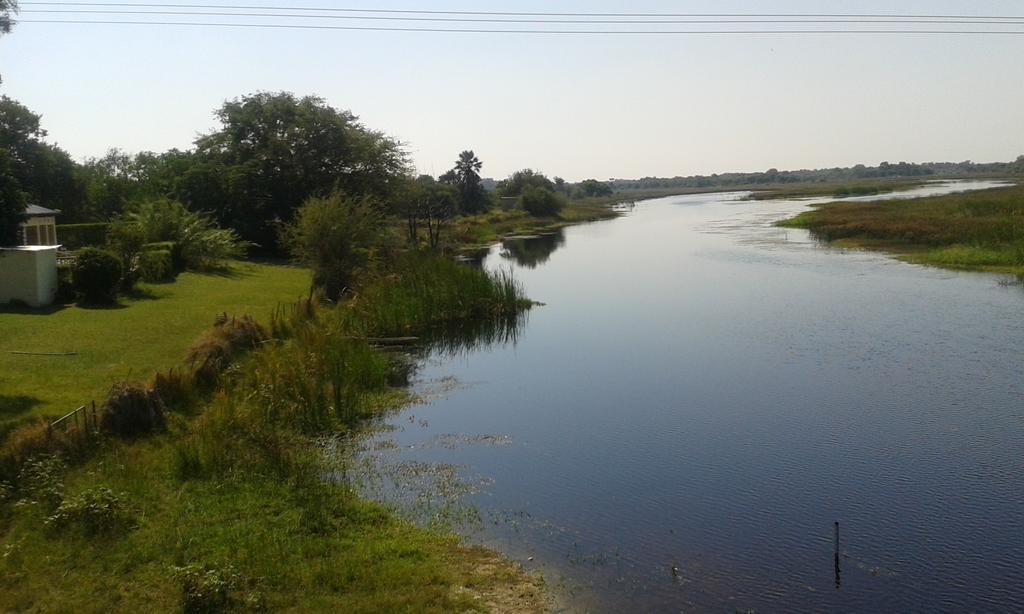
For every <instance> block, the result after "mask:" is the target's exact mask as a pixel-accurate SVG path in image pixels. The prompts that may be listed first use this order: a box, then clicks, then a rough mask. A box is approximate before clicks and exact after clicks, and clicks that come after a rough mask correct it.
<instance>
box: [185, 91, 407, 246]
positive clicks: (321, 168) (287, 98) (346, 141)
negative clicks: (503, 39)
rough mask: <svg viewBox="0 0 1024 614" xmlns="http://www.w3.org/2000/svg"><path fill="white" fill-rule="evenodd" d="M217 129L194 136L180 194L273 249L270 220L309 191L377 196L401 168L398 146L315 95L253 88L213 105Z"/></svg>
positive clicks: (288, 211)
mask: <svg viewBox="0 0 1024 614" xmlns="http://www.w3.org/2000/svg"><path fill="white" fill-rule="evenodd" d="M217 118H218V119H219V120H220V123H221V128H220V130H217V131H216V132H213V133H211V134H209V135H207V136H204V137H202V138H200V139H199V140H198V141H196V146H197V149H196V155H197V158H198V160H197V163H196V165H194V166H193V167H192V168H191V170H190V171H189V172H187V173H186V176H185V177H184V178H183V180H182V182H181V185H180V190H181V192H182V193H181V194H180V196H181V197H182V198H184V199H186V200H187V201H188V202H189V204H190V205H192V207H193V208H198V209H202V210H209V211H214V212H215V213H216V215H217V218H218V221H219V222H220V224H221V225H222V226H230V227H232V228H235V229H236V230H238V232H239V233H240V234H241V235H242V237H243V238H244V239H246V240H249V241H252V242H254V243H257V244H259V245H261V246H262V247H263V248H265V249H275V248H276V243H277V233H276V232H275V220H282V221H285V222H288V221H290V220H291V219H292V218H293V217H294V215H295V212H296V211H297V210H298V208H299V206H300V205H301V204H302V203H303V202H305V201H306V200H307V199H309V198H310V197H312V196H317V195H326V194H329V193H331V192H332V191H335V190H337V191H339V192H341V193H343V194H346V195H349V196H353V197H361V196H366V197H372V198H375V199H380V200H385V199H387V198H388V196H389V195H390V193H391V192H392V191H393V190H394V188H395V186H396V184H397V183H399V180H400V179H401V178H402V177H403V176H404V175H405V174H406V172H407V160H406V154H405V152H404V151H403V149H402V147H401V144H400V143H399V142H398V141H396V140H394V139H392V138H390V137H387V136H385V135H384V134H382V133H380V132H376V131H373V130H369V129H367V128H365V127H363V126H362V124H360V123H359V121H358V118H357V117H356V116H355V115H353V114H352V113H350V112H349V111H339V110H337V109H334V108H333V107H331V106H329V105H328V104H327V103H326V102H325V101H324V100H323V99H322V98H317V97H314V96H306V97H304V98H297V97H295V96H294V95H293V94H290V93H287V92H281V93H268V92H261V93H258V94H253V95H251V96H244V97H242V98H239V99H236V100H233V101H230V102H227V103H225V104H224V106H222V107H221V108H220V110H218V111H217Z"/></svg>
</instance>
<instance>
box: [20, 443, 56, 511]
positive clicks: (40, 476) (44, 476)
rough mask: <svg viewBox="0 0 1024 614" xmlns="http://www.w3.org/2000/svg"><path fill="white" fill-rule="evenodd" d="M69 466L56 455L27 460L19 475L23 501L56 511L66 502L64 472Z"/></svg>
mask: <svg viewBox="0 0 1024 614" xmlns="http://www.w3.org/2000/svg"><path fill="white" fill-rule="evenodd" d="M66 470H67V465H66V464H65V463H64V459H62V458H61V457H60V456H58V455H56V454H46V455H42V456H35V457H32V458H31V459H29V460H27V461H26V462H25V464H24V465H23V466H22V467H21V471H20V472H19V473H18V490H19V491H20V493H21V495H22V501H24V502H26V503H34V504H39V505H42V506H43V507H45V508H46V509H48V510H53V509H56V508H57V507H58V506H59V505H60V504H61V502H62V501H63V500H64V472H65V471H66Z"/></svg>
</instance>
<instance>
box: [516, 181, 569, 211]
mask: <svg viewBox="0 0 1024 614" xmlns="http://www.w3.org/2000/svg"><path fill="white" fill-rule="evenodd" d="M519 202H520V204H521V206H522V207H523V210H524V211H526V212H527V213H529V214H530V215H532V216H535V217H551V216H555V215H558V213H559V212H560V211H561V210H562V207H564V206H565V198H564V197H562V195H560V194H556V193H554V192H552V191H551V190H546V189H544V188H534V187H527V188H526V189H524V190H523V193H522V196H520V197H519Z"/></svg>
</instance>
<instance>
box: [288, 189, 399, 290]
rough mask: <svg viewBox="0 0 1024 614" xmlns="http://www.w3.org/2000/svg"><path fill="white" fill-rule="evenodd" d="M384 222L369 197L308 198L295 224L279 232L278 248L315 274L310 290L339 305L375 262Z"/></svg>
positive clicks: (336, 195)
mask: <svg viewBox="0 0 1024 614" xmlns="http://www.w3.org/2000/svg"><path fill="white" fill-rule="evenodd" d="M383 227H384V219H383V216H382V215H381V213H380V211H379V210H378V208H377V206H376V204H375V203H374V202H373V201H371V200H370V199H369V198H368V197H363V198H359V199H346V198H345V197H343V196H342V195H341V194H339V193H337V192H335V193H333V194H332V195H330V196H328V197H326V198H311V199H309V200H308V201H306V203H305V204H304V205H303V206H302V208H300V209H299V212H298V213H297V214H296V216H295V221H294V222H292V223H291V224H287V225H285V226H283V227H282V230H281V240H280V241H281V244H282V245H285V246H287V247H288V248H289V249H290V250H291V252H292V256H293V257H294V258H295V259H296V260H298V261H299V262H301V263H302V264H304V265H305V266H308V267H310V268H311V269H312V271H313V285H315V286H316V287H318V288H321V289H322V290H323V291H324V292H325V293H326V295H327V298H329V299H330V300H332V301H334V300H337V299H338V298H339V297H340V296H341V295H342V293H343V292H345V291H346V290H348V289H349V288H350V287H351V286H352V284H353V283H354V281H355V278H356V276H357V274H358V273H359V272H360V271H361V270H362V269H365V268H366V267H367V266H369V265H370V263H371V262H372V261H373V260H374V255H375V254H374V250H375V247H376V245H375V244H377V243H379V242H380V241H381V238H380V237H381V230H382V228H383Z"/></svg>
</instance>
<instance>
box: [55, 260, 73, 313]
mask: <svg viewBox="0 0 1024 614" xmlns="http://www.w3.org/2000/svg"><path fill="white" fill-rule="evenodd" d="M54 300H55V301H56V302H57V304H58V305H67V304H68V303H73V302H75V287H74V285H72V283H71V265H70V264H59V265H57V296H56V297H55V298H54Z"/></svg>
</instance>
